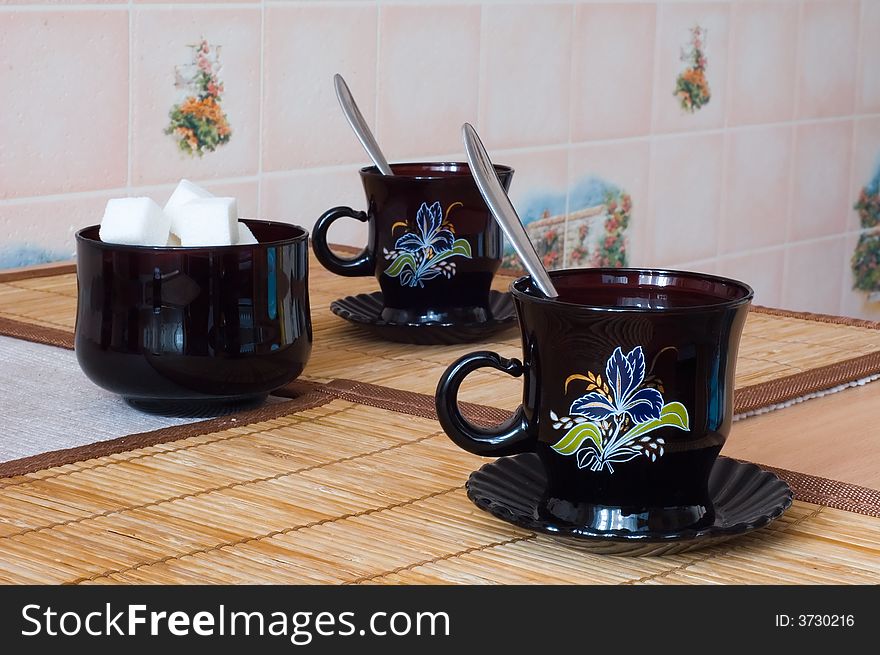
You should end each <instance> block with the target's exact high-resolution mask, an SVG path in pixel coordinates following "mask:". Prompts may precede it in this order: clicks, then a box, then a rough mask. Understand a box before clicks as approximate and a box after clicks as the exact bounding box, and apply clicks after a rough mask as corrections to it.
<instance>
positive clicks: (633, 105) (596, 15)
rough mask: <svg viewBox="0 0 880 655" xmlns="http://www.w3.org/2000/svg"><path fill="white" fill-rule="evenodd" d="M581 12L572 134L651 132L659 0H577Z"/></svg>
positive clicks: (576, 29) (606, 135) (578, 137)
mask: <svg viewBox="0 0 880 655" xmlns="http://www.w3.org/2000/svg"><path fill="white" fill-rule="evenodd" d="M575 12H576V17H575V26H574V37H573V57H574V59H573V64H572V65H573V67H574V70H573V73H572V80H573V86H572V117H571V126H572V128H571V136H572V140H573V141H586V140H589V139H610V138H616V137H624V136H636V135H640V134H647V133H648V132H649V131H650V129H651V92H652V85H653V78H654V64H653V61H654V35H655V28H656V14H657V7H656V5H653V4H626V5H624V4H612V3H609V4H595V5H593V4H589V5H577V7H576V9H575Z"/></svg>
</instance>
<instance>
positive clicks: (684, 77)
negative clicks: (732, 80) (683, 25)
mask: <svg viewBox="0 0 880 655" xmlns="http://www.w3.org/2000/svg"><path fill="white" fill-rule="evenodd" d="M689 46H690V47H689V48H688V49H687V50H685V49H684V48H682V50H681V60H682V61H683V62H685V63H687V64H689V65H688V67H687V68H685V69H684V70H683V71H682V72H681V74H679V76H678V79H677V80H676V81H675V97H677V98H678V101H679V102H680V103H681V108H682V109H684V110H685V111H687V112H690V113H691V114H693V113H694V112H696V111H697V110H698V109H700V108H702V107H703V105H706V104H708V103H709V100H711V99H712V92H711V91H710V89H709V80H708V79H707V78H706V67H707V66H708V64H709V62H708V60H707V59H706V52H705V48H706V29H705V28H704V27H700V26H699V25H696V26H694V27H692V28H691V41H690V44H689Z"/></svg>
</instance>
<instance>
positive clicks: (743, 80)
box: [728, 2, 798, 125]
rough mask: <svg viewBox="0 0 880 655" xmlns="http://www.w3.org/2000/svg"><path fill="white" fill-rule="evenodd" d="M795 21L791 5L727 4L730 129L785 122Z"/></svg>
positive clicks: (791, 108) (795, 10)
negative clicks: (729, 51)
mask: <svg viewBox="0 0 880 655" xmlns="http://www.w3.org/2000/svg"><path fill="white" fill-rule="evenodd" d="M797 17H798V6H797V4H795V3H792V2H754V3H752V2H749V3H737V4H734V5H733V7H732V15H731V37H730V38H731V62H732V64H731V66H730V99H729V101H728V102H729V114H728V116H729V117H728V121H729V123H730V124H731V125H742V124H746V123H771V122H777V121H784V120H789V119H791V117H792V114H793V113H794V83H795V78H796V76H795V55H796V53H797Z"/></svg>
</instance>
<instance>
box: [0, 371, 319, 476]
mask: <svg viewBox="0 0 880 655" xmlns="http://www.w3.org/2000/svg"><path fill="white" fill-rule="evenodd" d="M275 395H283V396H285V397H290V398H291V399H290V400H288V401H285V402H279V403H273V404H271V405H262V406H260V407H257V408H255V409H251V410H246V411H243V412H237V413H235V414H230V415H228V416H221V417H219V418H212V419H208V420H206V421H198V422H195V423H186V424H184V425H175V426H172V427H168V428H160V429H158V430H151V431H149V432H139V433H137V434H130V435H128V436H125V437H118V438H116V439H108V440H107V441H96V442H95V443H90V444H86V445H84V446H76V447H74V448H64V449H62V450H53V451H49V452H45V453H40V454H39V455H32V456H31V457H22V458H21V459H14V460H10V461H8V462H0V478H10V477H14V476H17V475H24V474H26V473H33V472H34V471H41V470H43V469H48V468H53V467H57V466H64V465H66V464H73V463H75V462H83V461H86V460H89V459H96V458H98V457H106V456H107V455H116V454H118V453H122V452H126V451H129V450H136V449H138V448H146V447H148V446H155V445H156V444H160V443H169V442H172V441H178V440H180V439H188V438H190V437H200V436H203V435H206V434H211V433H212V432H222V431H223V430H228V429H229V428H234V427H241V426H244V425H248V424H250V423H259V422H261V421H268V420H271V419H273V418H278V417H280V416H287V415H289V414H296V413H297V412H301V411H304V410H307V409H312V408H314V407H320V406H321V405H326V404H327V403H329V402H331V401H333V400H335V398H336V396H335V395H334V394H330V393H327V392H326V391H324V390H323V386H322V385H319V384H316V383H312V382H293V383H291V384H290V385H288V386H287V387H285V388H284V389H283V390H279V392H276V394H275Z"/></svg>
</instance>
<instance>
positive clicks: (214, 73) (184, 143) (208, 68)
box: [165, 38, 232, 157]
mask: <svg viewBox="0 0 880 655" xmlns="http://www.w3.org/2000/svg"><path fill="white" fill-rule="evenodd" d="M189 47H190V48H191V49H192V61H191V62H190V63H188V64H184V65H183V66H176V67H175V71H174V78H175V80H174V86H175V87H176V88H179V89H185V90H186V91H187V92H188V95H187V96H186V98H185V99H184V100H183V102H181V103H180V104H177V105H174V107H172V108H171V111H170V112H169V116H170V118H171V122H170V123H169V125H168V127H166V128H165V134H169V135H171V136H173V137H174V139H175V140H176V141H177V146H178V147H179V148H180V150H181V152H184V153H186V154H188V155H190V156H195V155H198V156H199V157H202V156H203V155H204V154H205V153H206V152H214V150H216V149H217V148H218V147H219V146H222V145H223V144H224V143H228V142H229V138H230V137H231V136H232V130H231V128H230V127H229V121H228V119H227V118H226V114H225V113H224V111H223V109H222V107H221V106H220V102H221V95H222V94H223V82H221V81H220V77H219V73H220V69H221V68H222V65H221V64H220V49H221V46H213V47H212V46H211V45H210V44H209V43H208V41H207V40H206V39H204V38H202V39H201V40H200V41H199V42H198V43H197V44H194V45H190V46H189Z"/></svg>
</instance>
